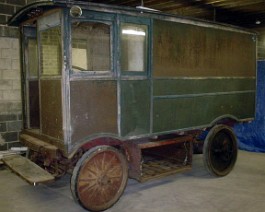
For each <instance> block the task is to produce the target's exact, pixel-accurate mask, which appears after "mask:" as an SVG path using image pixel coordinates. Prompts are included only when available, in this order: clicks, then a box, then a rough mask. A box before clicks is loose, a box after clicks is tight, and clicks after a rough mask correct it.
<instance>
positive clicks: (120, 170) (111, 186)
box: [71, 146, 128, 211]
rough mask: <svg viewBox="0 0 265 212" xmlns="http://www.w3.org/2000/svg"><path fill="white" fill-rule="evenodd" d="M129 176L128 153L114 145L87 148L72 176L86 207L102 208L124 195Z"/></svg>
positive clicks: (74, 191)
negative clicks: (121, 151) (125, 155)
mask: <svg viewBox="0 0 265 212" xmlns="http://www.w3.org/2000/svg"><path fill="white" fill-rule="evenodd" d="M127 179H128V165H127V161H126V159H125V157H124V156H123V154H121V153H120V152H119V151H118V150H117V149H115V148H113V147H110V146H99V147H95V148H92V149H91V150H89V151H88V152H86V153H85V154H84V155H83V156H82V157H81V158H80V160H79V161H78V162H77V164H76V166H75V168H74V172H73V175H72V178H71V190H72V194H73V196H74V197H75V199H76V200H77V201H78V202H79V203H80V204H81V205H82V206H83V207H84V208H86V209H88V210H91V211H102V210H105V209H107V208H109V207H111V206H112V205H113V204H114V203H115V202H117V201H118V199H119V198H120V196H121V195H122V193H123V191H124V189H125V187H126V184H127Z"/></svg>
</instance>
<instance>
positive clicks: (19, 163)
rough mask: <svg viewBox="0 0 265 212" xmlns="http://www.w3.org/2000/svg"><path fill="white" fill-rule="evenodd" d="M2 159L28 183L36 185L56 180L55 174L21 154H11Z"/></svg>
mask: <svg viewBox="0 0 265 212" xmlns="http://www.w3.org/2000/svg"><path fill="white" fill-rule="evenodd" d="M2 161H3V162H4V163H5V164H6V165H7V166H8V167H9V168H10V169H11V170H12V171H14V172H15V173H16V174H18V175H19V176H20V177H21V178H23V179H24V180H26V181H27V182H28V183H30V184H33V185H36V184H39V183H47V182H51V181H53V180H54V176H53V175H51V174H50V173H48V172H47V171H45V170H44V169H42V168H41V167H39V166H38V165H37V164H35V163H33V162H32V161H31V160H29V159H27V158H25V157H23V156H21V155H10V156H7V157H4V158H2Z"/></svg>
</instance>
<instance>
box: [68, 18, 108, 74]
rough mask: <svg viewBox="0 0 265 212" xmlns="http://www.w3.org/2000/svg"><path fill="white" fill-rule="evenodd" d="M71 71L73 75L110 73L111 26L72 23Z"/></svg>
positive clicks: (97, 23)
mask: <svg viewBox="0 0 265 212" xmlns="http://www.w3.org/2000/svg"><path fill="white" fill-rule="evenodd" d="M72 70H73V72H74V73H78V72H87V73H89V72H92V73H104V72H110V71H111V25H109V24H105V23H99V22H73V23H72Z"/></svg>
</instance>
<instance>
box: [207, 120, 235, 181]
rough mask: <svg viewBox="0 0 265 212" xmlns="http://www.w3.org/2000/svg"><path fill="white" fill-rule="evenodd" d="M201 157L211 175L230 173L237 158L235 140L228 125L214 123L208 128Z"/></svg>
mask: <svg viewBox="0 0 265 212" xmlns="http://www.w3.org/2000/svg"><path fill="white" fill-rule="evenodd" d="M203 159H204V164H205V167H206V168H207V170H208V171H209V173H210V174H211V175H214V176H220V177H222V176H225V175H227V174H229V173H230V171H231V170H232V169H233V167H234V165H235V163H236V159H237V140H236V136H235V135H234V133H233V131H232V130H231V129H230V128H229V127H228V126H225V125H216V126H214V127H213V128H212V129H211V130H210V132H209V133H208V135H207V137H206V139H205V142H204V146H203Z"/></svg>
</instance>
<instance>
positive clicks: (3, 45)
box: [0, 0, 26, 150]
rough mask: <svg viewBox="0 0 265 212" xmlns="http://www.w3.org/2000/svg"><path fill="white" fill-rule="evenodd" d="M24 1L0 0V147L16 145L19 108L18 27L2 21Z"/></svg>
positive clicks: (19, 117) (19, 125) (5, 20)
mask: <svg viewBox="0 0 265 212" xmlns="http://www.w3.org/2000/svg"><path fill="white" fill-rule="evenodd" d="M25 3H26V0H0V150H5V149H8V148H10V147H12V146H18V145H19V143H18V132H19V131H20V129H21V126H22V121H21V110H22V109H21V88H20V87H21V86H20V62H19V40H18V30H17V28H14V27H6V26H5V24H6V22H7V21H8V19H9V18H10V17H11V16H12V14H14V13H15V12H16V11H18V10H19V9H20V8H21V7H22V6H23V5H24V4H25Z"/></svg>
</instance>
